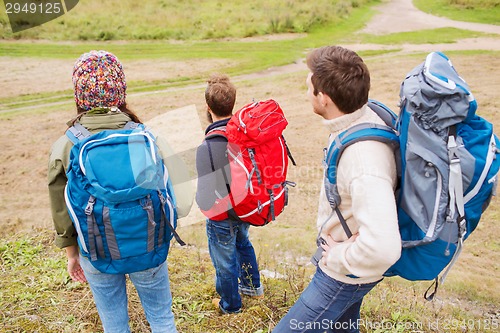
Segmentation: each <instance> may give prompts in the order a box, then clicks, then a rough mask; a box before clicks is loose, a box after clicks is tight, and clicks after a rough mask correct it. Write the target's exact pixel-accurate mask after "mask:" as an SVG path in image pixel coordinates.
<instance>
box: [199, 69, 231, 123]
mask: <svg viewBox="0 0 500 333" xmlns="http://www.w3.org/2000/svg"><path fill="white" fill-rule="evenodd" d="M207 83H208V86H207V89H206V90H205V100H206V102H207V105H208V107H209V108H210V109H211V110H212V112H213V113H215V115H217V116H218V117H227V116H230V115H231V114H232V113H233V108H234V103H235V101H236V88H235V86H234V85H233V84H232V83H231V81H229V77H228V76H227V75H224V74H213V75H212V76H210V78H209V79H208V81H207Z"/></svg>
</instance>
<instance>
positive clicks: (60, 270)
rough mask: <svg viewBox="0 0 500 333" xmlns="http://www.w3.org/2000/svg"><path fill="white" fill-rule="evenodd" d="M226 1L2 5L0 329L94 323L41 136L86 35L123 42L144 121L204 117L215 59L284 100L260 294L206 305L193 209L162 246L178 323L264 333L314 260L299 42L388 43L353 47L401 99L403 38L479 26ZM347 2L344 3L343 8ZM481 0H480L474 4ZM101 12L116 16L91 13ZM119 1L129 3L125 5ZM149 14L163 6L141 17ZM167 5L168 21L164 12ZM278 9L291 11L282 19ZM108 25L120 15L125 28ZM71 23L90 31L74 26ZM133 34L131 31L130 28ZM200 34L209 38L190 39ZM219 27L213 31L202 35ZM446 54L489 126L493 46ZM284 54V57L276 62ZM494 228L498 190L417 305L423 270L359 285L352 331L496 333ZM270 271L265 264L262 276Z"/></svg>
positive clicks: (313, 125) (138, 315)
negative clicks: (281, 198)
mask: <svg viewBox="0 0 500 333" xmlns="http://www.w3.org/2000/svg"><path fill="white" fill-rule="evenodd" d="M218 3H220V7H217V6H219V5H218ZM231 3H232V4H233V5H232V9H231V13H229V12H228V11H229V10H228V9H227V8H226V6H227V4H229V2H228V3H227V4H226V3H223V2H215V1H203V2H201V1H200V2H198V1H186V2H178V1H167V0H163V1H157V0H154V1H153V0H152V1H148V2H147V5H143V6H140V7H139V8H138V7H137V6H134V5H133V4H134V3H133V2H132V1H130V0H125V1H120V2H118V1H111V0H110V1H105V2H99V1H95V0H92V1H91V0H88V1H82V2H81V3H80V4H79V5H78V6H77V7H75V9H74V10H73V11H72V12H70V13H69V14H67V15H65V16H63V17H61V18H59V19H57V20H55V21H54V22H51V23H48V24H46V25H44V26H41V27H40V28H37V29H32V31H26V33H25V34H20V35H15V36H14V35H12V34H9V32H8V29H6V28H5V22H6V21H5V16H2V15H4V14H3V12H2V13H0V27H2V26H3V28H0V36H2V38H4V40H0V73H1V75H0V124H1V126H2V135H1V136H0V161H2V162H1V165H0V172H1V175H2V178H1V180H0V195H1V200H0V226H1V228H0V272H1V273H0V277H1V278H0V318H1V323H0V332H2V333H4V332H5V333H7V332H9V333H10V332H15V333H21V332H27V333H31V332H38V333H52V332H68V333H69V332H72V333H73V332H81V333H90V332H101V328H100V323H99V318H98V315H97V312H96V309H95V306H94V304H93V300H92V296H91V294H90V290H89V288H88V286H87V285H80V284H77V283H73V282H71V281H70V279H69V277H68V275H67V272H66V260H65V257H64V254H63V251H61V250H59V249H57V248H55V246H54V245H53V232H52V228H51V219H50V212H49V209H48V197H47V188H46V162H47V154H48V151H49V149H50V145H51V143H52V142H54V141H55V140H56V139H57V138H58V137H59V136H60V135H61V134H62V133H63V132H64V130H65V122H66V121H67V120H69V119H70V118H71V117H72V116H73V114H74V105H73V101H72V92H71V82H70V75H71V74H70V71H71V68H72V64H73V61H74V60H75V59H76V58H77V57H78V56H79V55H80V54H81V53H83V52H85V51H88V50H89V49H93V48H95V49H107V50H110V51H112V52H114V53H116V54H117V55H118V57H119V58H120V59H121V60H122V62H123V63H124V67H125V71H126V75H127V80H128V82H129V88H130V89H129V96H128V101H129V103H130V105H131V106H132V108H133V109H134V110H135V111H136V112H137V113H138V114H139V116H140V117H141V119H143V120H146V121H147V120H150V119H153V118H155V117H157V116H161V115H162V114H163V113H165V112H167V111H169V110H174V109H177V108H180V107H182V106H185V105H187V104H194V105H195V106H196V109H197V110H198V113H199V120H200V124H201V125H200V126H201V128H203V127H204V126H206V125H207V123H206V120H205V118H204V110H205V104H204V99H203V91H204V80H205V79H206V78H207V77H208V75H209V74H210V73H212V72H214V71H220V72H226V73H229V74H230V75H231V76H232V77H233V78H234V82H235V84H236V86H237V88H238V97H237V106H241V105H243V104H245V103H246V102H248V101H250V100H252V99H253V98H255V99H266V98H275V99H276V100H277V101H278V102H279V103H280V104H281V106H282V107H283V109H284V110H285V113H286V115H287V118H288V120H289V126H288V127H287V129H286V131H285V136H286V138H287V143H288V144H289V146H290V149H291V150H292V152H293V154H294V157H295V159H296V160H297V162H298V166H297V167H291V168H290V171H289V179H290V180H292V181H296V182H297V183H298V185H297V187H296V188H294V189H292V190H291V193H290V205H289V207H288V208H287V209H286V210H285V212H284V213H283V214H282V215H280V217H279V218H278V220H277V221H276V222H275V223H273V224H271V225H269V226H266V227H264V228H252V230H251V235H252V236H251V237H252V242H253V243H254V246H255V249H256V252H257V256H258V260H259V264H260V269H261V270H262V271H263V272H267V273H266V275H265V276H263V283H264V286H265V292H266V296H265V298H264V299H261V300H254V299H250V298H244V300H243V305H244V311H243V312H242V313H241V314H238V315H235V316H222V315H219V314H218V313H217V312H216V311H215V310H214V309H213V307H212V305H211V299H212V298H213V297H215V296H216V292H215V288H214V283H213V277H214V270H213V267H212V264H211V262H210V258H209V255H208V252H207V244H206V242H207V241H206V235H205V230H204V224H203V222H202V221H199V223H195V224H193V225H189V226H186V225H183V221H182V220H181V221H180V223H181V227H180V229H179V232H180V234H181V236H182V237H183V239H184V240H185V241H187V243H188V244H189V246H187V247H179V246H177V245H175V246H173V247H172V249H171V252H170V255H169V259H168V260H169V270H170V278H171V286H172V293H173V310H174V314H175V317H176V323H177V327H178V330H179V332H180V333H197V332H199V333H206V332H209V333H211V332H213V333H233V332H241V333H266V332H270V331H271V329H272V327H274V325H275V324H276V323H277V322H278V321H279V320H280V318H282V317H283V315H284V314H285V313H286V312H287V310H288V309H289V307H290V306H291V305H292V304H293V303H294V302H295V300H296V299H297V298H298V297H299V295H300V293H301V292H302V290H303V289H304V288H305V286H307V284H308V283H309V281H310V278H311V276H312V274H313V272H314V270H313V267H312V266H311V265H310V264H308V261H309V257H310V255H311V251H312V250H313V247H314V238H315V234H316V230H315V213H316V207H317V197H318V192H319V187H320V186H321V184H320V181H321V173H322V167H321V158H322V147H323V146H324V145H325V144H326V139H327V132H326V130H325V129H324V128H323V127H322V124H321V121H320V119H319V118H318V117H317V116H316V115H314V114H313V113H312V111H311V107H310V105H309V102H308V100H307V98H306V95H305V91H306V87H305V78H306V74H307V71H306V70H305V68H304V66H301V64H302V58H303V57H304V55H305V53H306V52H307V51H308V50H309V49H310V48H313V47H317V46H320V45H325V44H332V43H340V44H343V43H378V44H380V45H388V46H389V48H387V49H383V50H379V49H366V50H363V51H360V52H359V53H360V54H361V55H362V56H363V58H364V59H365V61H366V63H367V65H368V67H369V69H370V72H371V76H372V89H371V96H370V97H372V98H376V99H379V100H381V101H383V102H384V103H386V104H387V105H389V106H390V107H392V108H393V109H394V110H397V103H398V93H399V85H400V83H401V80H402V79H403V78H404V77H405V75H406V73H407V72H408V71H409V70H410V69H411V68H413V67H414V66H416V65H418V64H419V63H420V62H421V61H423V59H424V58H425V55H426V53H427V52H424V51H421V52H414V53H408V52H406V53H405V52H400V51H401V44H402V43H411V44H421V43H425V44H427V43H444V42H456V41H457V40H460V39H462V38H472V37H481V36H482V35H480V34H478V33H475V32H471V31H464V30H460V29H436V30H431V31H429V30H425V31H417V32H412V33H397V34H390V35H386V36H371V35H366V34H358V33H357V32H356V31H357V30H358V29H361V28H362V27H363V22H366V20H368V19H369V18H370V17H372V16H373V13H374V12H373V11H371V9H370V6H371V5H373V4H376V2H364V1H336V2H327V1H319V2H315V4H313V5H311V4H307V3H306V2H303V3H299V2H295V1H286V2H285V1H282V2H278V1H271V2H264V1H262V2H260V1H256V2H252V4H254V3H255V4H257V5H256V6H255V7H254V8H253V9H251V8H249V6H251V3H250V2H239V1H236V2H231ZM475 3H476V2H475ZM117 4H120V8H119V9H117V8H118V6H117ZM181 4H183V6H184V7H182V6H181ZM258 4H260V5H258ZM367 4H368V6H367ZM476 4H477V3H476ZM481 4H483V2H481ZM484 4H486V5H484V6H487V5H488V3H487V2H484ZM162 5H164V7H163V9H161V6H162ZM202 5H203V6H210V7H207V8H211V9H210V10H209V11H206V14H204V16H202V15H201V14H199V13H197V11H195V12H196V13H194V14H195V15H194V16H192V17H193V19H194V20H200V21H201V22H203V24H202V25H200V26H199V27H198V29H192V30H186V33H185V34H183V35H181V36H176V35H175V33H174V32H172V35H168V36H167V35H165V37H167V38H169V39H176V41H170V42H168V41H165V40H159V41H158V40H143V39H154V38H161V37H160V36H162V35H161V34H162V33H166V31H167V30H168V29H170V28H169V27H168V25H169V24H170V22H172V23H173V22H176V23H175V24H172V29H174V30H175V29H176V28H178V27H183V25H182V24H183V22H184V21H185V15H186V13H188V12H189V10H190V9H191V8H200V6H202ZM157 6H160V7H157ZM342 6H346V7H345V8H346V10H343V11H341V12H339V9H338V8H343V7H342ZM488 6H489V5H488ZM167 8H168V10H167ZM481 8H483V7H481ZM481 8H477V6H476V8H475V11H479V10H480V9H481ZM484 8H490V7H484ZM84 9H85V10H84ZM174 9H175V10H174ZM222 10H224V11H227V12H224V13H225V15H226V17H228V22H231V26H235V29H237V30H238V31H236V32H235V31H233V30H231V29H219V30H220V31H222V30H224V31H226V30H227V32H226V35H225V36H219V35H217V36H215V35H209V32H210V31H211V30H210V28H211V27H217V24H219V23H218V22H219V21H218V18H219V16H217V15H215V13H217V12H218V11H219V12H220V11H222ZM254 10H255V11H254ZM106 12H113V13H116V15H107V16H106V15H105V14H101V13H106ZM130 12H134V15H129V14H128V13H130ZM151 12H155V13H157V12H159V13H161V14H162V15H153V16H152V15H150V14H148V13H151ZM200 12H201V11H200ZM244 13H252V15H243V14H244ZM263 13H266V14H269V13H270V14H272V15H266V16H265V19H262V17H261V16H260V17H259V16H258V15H264V14H263ZM334 13H335V14H334ZM339 13H341V14H339ZM347 13H349V15H348V16H346V15H347ZM139 14H140V15H139ZM167 14H169V15H170V16H169V19H168V22H164V21H165V19H164V17H165V16H167ZM312 16H314V17H315V19H314V20H316V21H315V23H313V24H311V25H309V26H308V28H307V30H306V29H305V28H303V29H297V30H296V31H294V32H299V33H300V34H298V35H297V34H294V35H289V34H285V35H275V34H273V35H265V34H268V33H273V32H281V31H285V32H288V31H289V30H286V29H285V30H281V31H279V30H278V31H273V30H272V29H271V28H270V27H272V24H271V22H272V21H273V20H274V21H275V22H278V24H275V26H277V27H278V28H277V29H279V27H280V26H281V27H285V26H287V25H288V26H289V27H290V26H291V25H293V26H294V27H295V28H296V27H299V26H300V24H302V27H304V26H306V24H305V23H304V22H309V21H311V17H312ZM144 17H147V18H148V19H147V20H145V19H144ZM183 17H184V20H183V19H182V18H183ZM287 17H288V21H289V22H288V23H287V24H285V23H284V22H287ZM149 18H151V19H149ZM277 18H279V19H277ZM190 19H191V18H190ZM308 19H309V21H308ZM239 20H240V21H239ZM251 20H254V21H251ZM62 21H63V22H62ZM104 21H106V22H110V23H113V24H111V25H110V26H113V27H114V28H113V29H112V30H107V31H108V32H109V35H108V36H111V37H110V39H115V40H112V41H101V40H99V39H107V38H101V37H99V34H100V32H102V31H104V29H103V28H102V26H103V22H104ZM74 22H79V24H76V23H74ZM116 22H122V23H120V24H122V25H123V26H120V24H116ZM193 22H194V21H193ZM290 22H292V23H293V24H291V23H290ZM300 22H302V23H300ZM490 23H491V22H490ZM72 24H75V25H74V26H73V25H72ZM148 25H154V26H161V29H163V30H161V31H160V30H158V31H157V32H154V33H155V34H156V33H157V34H158V35H154V34H152V32H151V31H152V30H151V28H150V26H149V27H148ZM257 26H260V27H261V28H259V30H258V33H257V34H256V35H254V37H250V38H243V39H240V38H241V37H246V36H250V35H246V33H245V31H248V27H257ZM66 28H68V29H69V28H71V29H73V32H72V33H70V32H69V31H70V30H67V29H66ZM1 29H4V30H1ZM99 29H100V30H99ZM159 29H160V28H159ZM266 29H267V30H266ZM35 30H36V31H35ZM79 31H81V33H82V36H87V37H82V38H80V37H79V35H78V32H79ZM134 31H135V33H136V36H132V35H131V33H134ZM304 32H307V33H306V34H304ZM148 33H150V35H147V34H148ZM188 33H189V35H188ZM121 34H124V35H121ZM257 35H262V36H260V37H255V36H257ZM68 36H69V37H68ZM155 36H157V37H155ZM204 37H209V38H210V39H209V40H201V41H200V40H196V39H199V38H204ZM215 37H222V39H219V40H217V41H216V40H213V39H212V38H215ZM32 38H35V39H39V40H33V39H32ZM13 39H19V40H13ZM66 39H69V40H66ZM85 39H86V40H85ZM125 39H126V40H132V41H126V40H125ZM177 39H184V40H182V41H180V40H177ZM497 40H498V39H497ZM446 54H447V55H448V56H449V57H450V58H451V59H452V61H453V63H454V65H455V67H456V68H457V70H458V71H459V73H460V74H461V75H462V77H464V78H465V79H466V81H467V82H468V83H469V84H470V86H471V87H472V91H473V93H474V95H475V97H476V99H477V100H478V103H479V111H478V112H479V114H480V115H482V116H484V117H486V118H487V119H488V120H490V121H492V122H493V124H494V125H495V127H496V128H497V129H498V128H500V111H499V110H500V102H499V101H498V91H499V89H500V82H499V80H498V77H499V76H500V73H499V68H500V57H499V52H494V51H491V52H485V51H476V50H472V51H453V52H451V51H450V52H446ZM294 63H295V64H294ZM281 65H289V66H291V67H287V66H285V67H278V68H275V69H273V67H274V66H281ZM187 121H198V120H197V119H188V120H187ZM497 132H498V130H497ZM13 138H15V140H13ZM191 163H192V161H191ZM195 208H196V207H195ZM499 233H500V202H499V199H498V198H495V199H494V200H493V202H492V204H491V205H490V208H489V209H488V210H487V211H486V213H485V215H484V216H483V219H482V221H481V223H480V225H479V227H478V229H477V231H475V233H474V234H473V235H472V236H471V237H470V238H469V240H468V241H467V243H466V245H465V249H464V253H463V254H462V256H461V258H460V260H459V262H458V264H457V265H456V266H455V267H454V268H453V270H452V271H451V273H450V275H449V277H448V279H447V281H446V283H445V284H444V285H443V286H442V287H441V289H440V290H439V293H438V297H437V299H436V300H435V301H433V302H427V301H425V300H424V299H423V297H422V295H423V293H424V292H425V290H426V289H427V287H428V286H429V285H430V283H429V282H409V281H404V280H402V279H399V278H389V279H385V280H384V281H383V282H382V283H381V284H380V285H379V286H378V287H377V288H376V289H375V290H374V291H373V292H371V293H370V294H369V295H368V296H367V297H366V298H365V302H364V305H363V308H362V318H363V322H362V327H361V332H362V333H385V332H390V333H392V332H398V333H399V332H408V333H411V332H413V333H416V332H426V333H427V332H439V333H440V332H451V333H459V332H470V333H477V332H484V333H490V332H496V331H498V330H499V327H498V325H499V321H500V312H499V304H500V289H499V288H498V286H499V285H500V242H499V240H498V237H497V235H498V234H499ZM273 273H274V274H275V277H271V275H272V274H273ZM263 274H264V273H263ZM129 296H130V317H131V326H132V329H133V331H134V332H139V333H143V332H148V327H147V322H146V320H145V317H144V315H143V313H142V311H141V307H140V303H139V299H138V297H137V295H136V293H135V291H134V290H133V288H131V290H130V292H129Z"/></svg>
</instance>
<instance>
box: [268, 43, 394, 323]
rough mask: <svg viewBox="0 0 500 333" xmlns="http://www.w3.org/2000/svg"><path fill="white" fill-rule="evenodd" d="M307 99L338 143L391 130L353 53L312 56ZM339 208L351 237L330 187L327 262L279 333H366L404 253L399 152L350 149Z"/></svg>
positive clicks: (342, 168) (322, 211)
mask: <svg viewBox="0 0 500 333" xmlns="http://www.w3.org/2000/svg"><path fill="white" fill-rule="evenodd" d="M307 65H308V67H309V69H310V73H309V75H308V77H307V80H306V83H307V88H308V90H307V96H308V97H309V100H310V102H311V104H312V107H313V111H314V113H316V114H318V115H319V116H321V117H322V118H323V123H324V125H325V126H326V127H327V129H328V130H329V132H330V133H331V134H330V140H329V143H331V142H332V141H333V140H334V139H335V137H336V136H337V135H338V134H340V133H341V132H343V131H345V130H346V129H348V128H350V127H352V126H354V125H356V124H360V123H378V124H384V122H383V121H382V119H380V118H379V117H378V116H377V115H376V114H375V112H373V111H372V110H371V109H370V108H369V107H368V106H367V102H368V93H369V89H370V74H369V71H368V68H367V67H366V65H365V63H364V62H363V60H362V59H361V58H360V57H359V56H358V55H357V54H356V53H355V52H353V51H351V50H347V49H344V48H342V47H339V46H326V47H322V48H319V49H316V50H314V51H312V52H311V53H310V54H309V56H308V58H307ZM337 186H338V190H339V193H340V197H341V198H342V200H341V204H340V206H339V208H340V211H341V212H342V215H343V217H344V218H345V220H346V222H347V225H348V226H349V229H350V230H351V231H352V234H353V236H352V237H350V238H348V237H347V235H346V233H345V232H344V229H343V228H342V226H341V224H340V222H339V218H338V216H337V215H336V214H335V213H333V214H332V208H331V207H330V204H329V202H328V200H327V198H326V195H325V189H324V187H323V186H322V189H321V193H320V197H319V208H318V218H317V227H318V232H319V235H318V236H321V238H322V239H323V240H324V241H323V244H322V245H321V250H320V252H321V251H322V257H321V259H320V260H319V264H318V268H317V271H316V274H315V275H314V277H313V280H312V281H311V283H310V284H309V286H308V287H307V288H306V290H304V292H303V293H302V295H301V296H300V298H299V299H298V300H297V302H296V303H295V305H294V306H293V307H292V308H291V309H290V311H289V312H288V313H287V315H286V316H285V317H284V318H283V319H282V320H281V321H280V322H279V323H278V325H277V326H276V328H275V329H274V331H273V332H275V333H279V332H325V331H326V332H359V328H358V326H359V319H360V307H361V303H362V301H363V297H364V296H365V295H366V294H367V293H368V292H369V291H370V290H371V289H372V288H373V287H375V285H376V284H377V283H379V282H380V281H381V280H382V278H383V274H384V272H385V271H386V270H387V269H388V268H389V267H390V266H392V265H393V264H394V263H395V262H396V261H397V260H398V259H399V257H400V255H401V238H400V234H399V230H398V222H397V210H396V201H395V197H394V188H395V186H396V163H395V158H394V153H393V150H392V148H391V147H389V146H388V145H386V144H385V143H381V142H378V141H361V142H358V143H356V144H353V145H351V146H349V147H348V148H346V149H345V151H344V153H343V154H342V157H341V159H340V161H339V165H338V170H337Z"/></svg>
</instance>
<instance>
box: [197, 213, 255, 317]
mask: <svg viewBox="0 0 500 333" xmlns="http://www.w3.org/2000/svg"><path fill="white" fill-rule="evenodd" d="M249 227H250V224H248V223H245V222H238V221H233V220H229V219H228V220H223V221H213V220H210V219H207V236H208V251H209V252H210V258H211V259H212V263H213V265H214V268H215V276H216V281H215V290H216V291H217V293H218V294H219V295H220V297H221V300H220V302H219V308H220V309H221V311H222V312H224V313H236V312H240V311H241V296H240V294H239V293H242V294H247V295H250V296H260V295H262V294H263V293H264V288H263V286H262V285H261V284H260V274H259V266H258V264H257V258H256V257H255V251H254V248H253V245H252V243H251V242H250V240H249V239H248V229H249Z"/></svg>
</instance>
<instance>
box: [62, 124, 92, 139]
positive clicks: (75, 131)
mask: <svg viewBox="0 0 500 333" xmlns="http://www.w3.org/2000/svg"><path fill="white" fill-rule="evenodd" d="M90 135H91V133H90V132H89V130H88V129H86V128H85V127H83V126H82V125H81V124H80V123H75V124H74V125H73V126H71V127H70V128H68V129H67V130H66V136H67V137H68V138H69V139H70V140H71V142H73V144H76V143H77V142H78V141H81V140H83V139H85V138H88V137H89V136H90Z"/></svg>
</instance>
